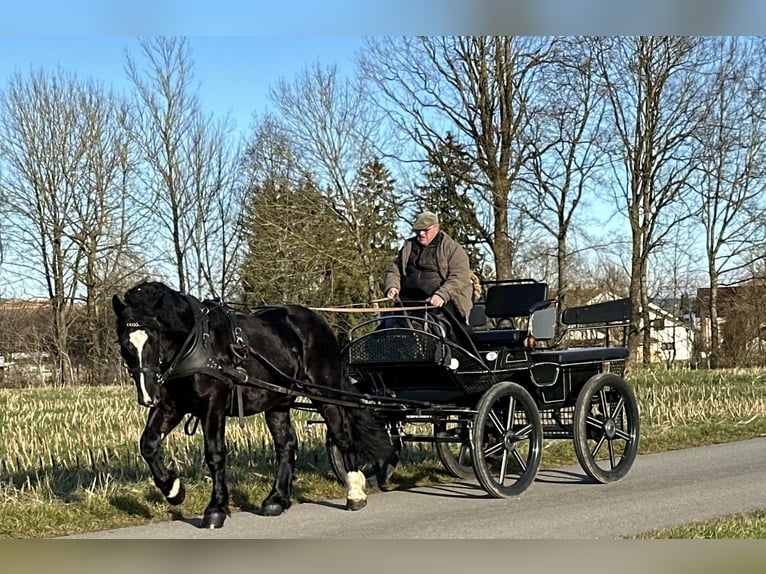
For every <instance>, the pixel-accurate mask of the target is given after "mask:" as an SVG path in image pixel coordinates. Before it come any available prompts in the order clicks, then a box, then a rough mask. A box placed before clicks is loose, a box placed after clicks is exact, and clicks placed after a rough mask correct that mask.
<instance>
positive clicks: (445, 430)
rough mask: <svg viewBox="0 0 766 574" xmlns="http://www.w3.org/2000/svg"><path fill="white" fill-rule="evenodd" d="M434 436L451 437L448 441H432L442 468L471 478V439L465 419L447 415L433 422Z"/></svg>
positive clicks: (455, 475)
mask: <svg viewBox="0 0 766 574" xmlns="http://www.w3.org/2000/svg"><path fill="white" fill-rule="evenodd" d="M434 438H436V439H439V438H449V439H453V440H451V441H450V442H444V441H439V440H437V441H436V442H434V448H435V449H436V454H437V455H438V457H439V460H440V461H441V463H442V465H443V466H444V468H445V469H446V470H447V472H449V473H450V474H451V475H452V476H454V477H456V478H473V477H474V476H476V475H475V474H474V472H473V462H472V460H471V440H470V437H469V436H468V425H467V423H466V421H465V420H462V419H460V418H459V417H457V416H454V415H449V416H448V417H447V418H446V420H440V421H436V422H434Z"/></svg>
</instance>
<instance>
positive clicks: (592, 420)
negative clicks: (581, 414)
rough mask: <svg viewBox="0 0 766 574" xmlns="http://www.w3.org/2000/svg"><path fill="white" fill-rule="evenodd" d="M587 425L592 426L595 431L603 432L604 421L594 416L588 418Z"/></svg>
mask: <svg viewBox="0 0 766 574" xmlns="http://www.w3.org/2000/svg"><path fill="white" fill-rule="evenodd" d="M585 424H586V425H589V426H592V427H593V428H595V429H598V430H602V429H603V425H604V421H603V420H602V419H599V418H596V417H595V416H593V415H588V418H587V419H585Z"/></svg>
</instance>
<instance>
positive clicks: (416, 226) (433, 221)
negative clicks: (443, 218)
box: [412, 211, 439, 231]
mask: <svg viewBox="0 0 766 574" xmlns="http://www.w3.org/2000/svg"><path fill="white" fill-rule="evenodd" d="M434 225H439V217H438V216H437V215H436V214H435V213H433V212H431V211H424V212H423V213H421V214H420V215H418V216H417V217H416V218H415V223H413V224H412V231H421V230H423V229H428V228H430V227H433V226H434Z"/></svg>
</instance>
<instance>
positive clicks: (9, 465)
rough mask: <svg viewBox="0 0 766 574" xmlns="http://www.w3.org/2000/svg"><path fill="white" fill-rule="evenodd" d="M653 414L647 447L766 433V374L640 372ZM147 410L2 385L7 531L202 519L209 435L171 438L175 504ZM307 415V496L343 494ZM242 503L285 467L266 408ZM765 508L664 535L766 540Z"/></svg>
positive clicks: (35, 534)
mask: <svg viewBox="0 0 766 574" xmlns="http://www.w3.org/2000/svg"><path fill="white" fill-rule="evenodd" d="M628 380H629V382H631V384H632V385H633V386H634V389H635V390H636V396H637V398H638V402H639V409H640V412H641V425H642V428H641V449H640V452H641V453H648V452H657V451H662V450H671V449H677V448H685V447H690V446H697V445H702V444H711V443H719V442H728V441H732V440H739V439H744V438H750V437H754V436H761V435H766V371H763V370H744V369H740V370H727V371H702V370H700V371H643V370H642V371H636V372H635V373H633V374H632V375H631V376H629V377H628ZM145 416H146V411H145V409H142V408H141V407H139V406H138V405H137V404H136V401H135V390H134V388H133V387H132V386H131V387H98V388H93V387H90V388H71V389H51V388H41V389H21V390H18V389H14V390H10V389H7V390H0V429H2V437H3V440H2V441H1V442H0V496H2V505H0V538H47V537H53V536H59V535H65V534H72V533H77V532H84V531H90V530H98V529H104V528H114V527H119V526H127V525H134V524H142V523H146V522H151V521H161V520H169V519H172V518H180V517H184V518H192V517H195V516H199V515H200V514H201V513H202V511H203V510H204V507H205V505H206V504H207V501H208V499H209V489H210V486H209V479H208V477H207V476H206V470H205V466H204V461H203V453H202V437H201V432H197V433H196V434H195V435H193V436H187V435H186V434H185V433H184V431H183V428H182V427H179V428H178V429H177V430H176V431H175V432H174V433H172V434H171V435H170V436H169V437H168V438H167V440H166V442H165V452H166V458H167V460H168V461H169V462H170V463H171V464H172V466H173V467H175V468H176V469H177V470H178V472H179V475H180V476H182V477H183V478H184V479H185V482H186V487H187V499H186V501H185V502H184V504H183V505H181V506H180V507H171V506H169V505H168V504H167V503H166V502H165V501H164V498H163V497H162V495H161V494H160V493H159V491H158V490H157V489H156V488H155V487H154V485H153V483H152V480H151V477H150V475H149V471H148V468H147V467H146V464H145V463H144V461H143V460H142V459H141V457H140V454H139V452H138V437H139V435H140V433H141V429H142V428H143V424H144V419H145ZM316 418H317V417H316V415H314V414H313V413H306V412H296V415H295V420H296V424H295V427H296V431H297V432H298V436H299V441H300V445H301V446H300V451H299V457H298V462H297V476H296V480H295V488H294V501H295V502H296V503H299V502H304V501H309V500H322V499H327V498H341V497H342V496H343V495H344V492H343V488H342V487H341V485H340V484H338V483H337V482H336V481H335V480H334V478H333V475H332V472H331V470H330V467H329V464H328V462H327V458H326V456H325V451H324V427H323V425H307V424H306V422H307V420H310V419H316ZM227 447H228V452H227V457H228V463H227V476H228V483H229V487H230V491H231V498H232V501H231V502H232V511H237V510H253V509H255V508H257V507H258V505H259V504H260V501H261V500H262V499H263V498H264V497H265V496H266V494H267V493H268V491H269V489H270V487H271V480H272V476H273V474H272V473H273V462H274V460H273V453H272V450H271V443H270V439H269V435H268V431H267V430H266V428H265V424H264V422H263V418H262V417H261V416H260V415H259V416H256V417H250V418H249V419H247V420H246V423H245V426H244V428H241V427H240V426H239V425H238V424H237V423H236V421H235V420H231V421H230V424H229V425H228V427H227ZM574 463H576V459H575V456H574V449H573V448H572V446H571V444H570V443H569V441H557V442H556V443H555V444H551V445H550V446H549V447H548V448H546V451H545V456H544V458H543V464H544V465H545V466H557V465H560V464H574ZM448 480H451V479H450V477H449V476H448V475H447V474H446V473H445V472H444V471H443V469H442V467H441V465H440V464H439V463H438V462H437V460H436V459H435V456H434V454H433V452H432V449H431V446H430V445H427V444H426V445H420V446H418V445H411V444H408V445H407V447H406V448H405V450H404V458H403V461H402V464H401V465H400V466H399V468H398V470H397V472H396V474H395V476H394V483H395V485H398V486H399V487H407V486H412V485H415V484H425V483H429V482H437V481H442V482H444V481H448ZM765 522H766V518H764V515H763V513H757V514H754V515H749V516H744V517H730V518H726V519H725V520H723V521H716V522H713V523H707V524H704V525H690V526H689V527H688V528H685V529H674V530H672V531H658V532H655V533H647V534H646V537H654V538H699V537H724V538H758V537H764V536H766V526H764V523H765Z"/></svg>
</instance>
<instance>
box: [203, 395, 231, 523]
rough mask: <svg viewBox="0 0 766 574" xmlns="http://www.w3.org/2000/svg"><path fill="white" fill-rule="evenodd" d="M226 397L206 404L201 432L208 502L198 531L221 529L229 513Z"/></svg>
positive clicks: (215, 398)
mask: <svg viewBox="0 0 766 574" xmlns="http://www.w3.org/2000/svg"><path fill="white" fill-rule="evenodd" d="M227 400H228V399H227V395H225V394H221V395H220V396H218V397H213V398H211V400H210V403H209V405H208V409H207V414H206V416H205V420H204V424H203V431H204V435H205V437H204V438H205V463H206V464H207V468H208V471H209V472H210V477H211V478H212V479H213V490H212V494H211V496H210V502H209V503H208V505H207V508H205V514H204V516H203V517H202V528H221V527H222V526H223V523H224V521H225V520H226V517H227V516H229V515H230V514H231V513H230V511H229V489H228V487H227V486H226V409H227Z"/></svg>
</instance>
